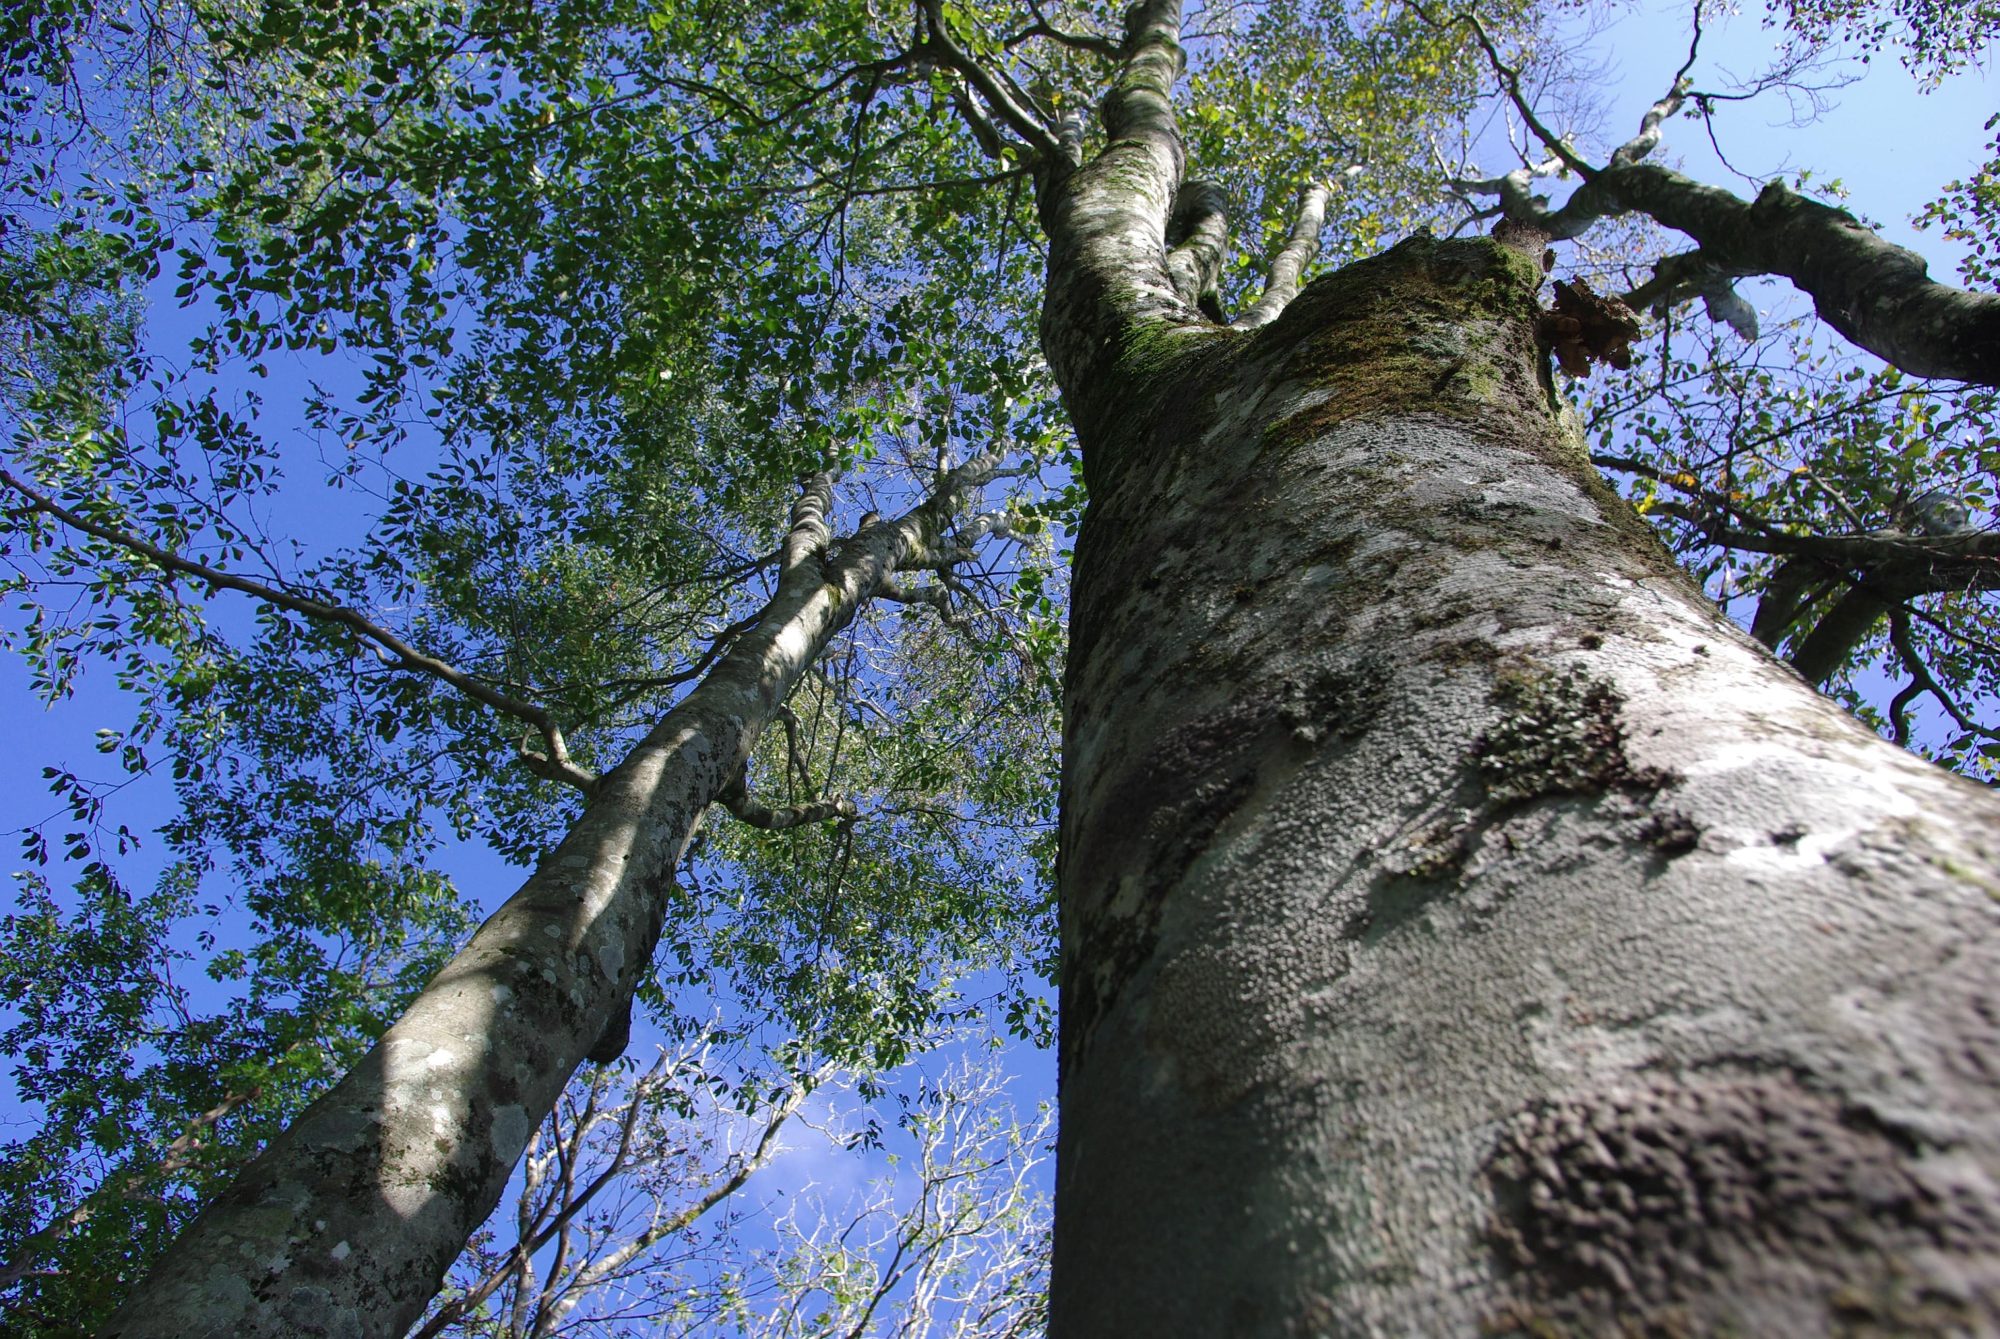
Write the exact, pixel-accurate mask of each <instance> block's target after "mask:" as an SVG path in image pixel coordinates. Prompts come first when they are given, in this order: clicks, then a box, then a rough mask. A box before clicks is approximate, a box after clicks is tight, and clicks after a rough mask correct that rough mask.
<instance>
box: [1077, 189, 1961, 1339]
mask: <svg viewBox="0 0 2000 1339" xmlns="http://www.w3.org/2000/svg"><path fill="white" fill-rule="evenodd" d="M1090 171H1091V168H1090V167H1086V168H1084V169H1083V174H1085V180H1084V183H1083V184H1084V186H1085V187H1088V185H1089V179H1088V176H1087V174H1088V173H1089V172H1090ZM1167 185H1168V186H1169V187H1170V186H1171V183H1170V182H1169V183H1167ZM1147 198H1149V199H1155V200H1157V201H1158V202H1159V208H1160V210H1161V211H1162V212H1164V209H1165V204H1166V201H1167V200H1170V199H1171V198H1172V191H1171V189H1168V190H1166V191H1164V192H1161V191H1159V190H1153V191H1150V192H1148V193H1147ZM1048 216H1049V212H1048V211H1047V210H1046V207H1045V217H1048ZM1155 236H1156V237H1161V238H1163V237H1164V225H1163V223H1162V224H1161V230H1160V231H1159V232H1157V233H1155ZM1063 254H1064V252H1063V244H1062V242H1061V240H1060V239H1058V240H1057V244H1056V245H1054V246H1052V255H1053V256H1055V257H1056V259H1055V261H1053V262H1052V264H1055V265H1060V264H1061V263H1062V256H1063ZM1155 263H1157V262H1155ZM1539 279H1540V274H1539V268H1538V266H1536V265H1535V264H1534V263H1533V262H1532V261H1531V260H1530V259H1529V258H1528V257H1526V256H1524V255H1519V254H1516V253H1514V252H1512V251H1510V250H1509V249H1507V248H1506V247H1504V246H1502V245H1500V244H1499V243H1496V242H1493V241H1491V240H1484V241H1472V242H1451V243H1446V242H1437V241H1433V240H1431V239H1428V238H1417V239H1413V240H1411V241H1409V242H1405V243H1404V244H1402V245H1401V246H1399V247H1397V248H1396V249H1394V250H1393V251H1391V252H1389V253H1387V254H1385V255H1383V256H1380V257H1377V258H1375V259H1373V260H1369V261H1365V262H1362V263H1360V264H1357V265H1354V266H1351V267H1349V268H1348V269H1346V270H1344V271H1342V272H1341V273H1340V274H1338V275H1335V276H1333V277H1331V278H1328V279H1323V280H1320V281H1319V282H1317V283H1315V284H1313V285H1311V286H1309V287H1308V288H1306V289H1305V290H1304V292H1303V293H1301V295H1300V296H1299V297H1298V299H1297V300H1296V301H1295V302H1293V303H1292V304H1291V306H1290V307H1289V308H1287V310H1286V311H1285V313H1284V314H1283V316H1282V317H1280V318H1279V319H1278V320H1277V321H1275V322H1274V323H1272V324H1270V325H1268V326H1265V327H1263V328H1262V329H1260V330H1257V331H1255V332H1252V333H1247V334H1246V333H1239V332H1233V331H1225V330H1216V329H1210V330H1201V329H1198V328H1195V327H1193V326H1192V325H1191V324H1187V323H1181V322H1163V321H1161V320H1159V319H1157V318H1156V317H1155V318H1153V319H1148V318H1147V317H1146V315H1145V313H1144V312H1143V310H1142V308H1143V306H1144V305H1145V304H1143V303H1128V305H1127V306H1126V308H1125V310H1126V312H1127V314H1128V317H1129V319H1128V320H1127V322H1126V324H1125V325H1124V326H1123V327H1121V328H1119V329H1118V330H1117V331H1116V332H1115V334H1114V336H1113V337H1111V338H1108V339H1107V338H1105V337H1104V335H1103V332H1104V329H1105V326H1106V324H1107V323H1108V322H1112V321H1115V319H1116V313H1115V312H1111V313H1107V311H1106V310H1105V309H1104V308H1103V307H1102V306H1101V305H1100V306H1098V307H1096V308H1095V309H1093V310H1086V309H1085V308H1086V306H1087V304H1091V303H1094V302H1100V301H1101V295H1102V294H1103V293H1105V292H1106V291H1107V289H1106V286H1105V285H1104V284H1103V283H1102V282H1101V280H1099V279H1094V278H1093V279H1090V280H1089V281H1088V282H1084V283H1071V282H1069V281H1068V280H1067V279H1066V278H1065V276H1063V275H1062V274H1060V273H1057V274H1052V276H1051V300H1050V307H1049V310H1048V314H1047V315H1046V316H1045V321H1044V327H1045V331H1046V332H1048V334H1049V336H1050V337H1049V340H1048V346H1049V348H1050V361H1051V364H1052V365H1053V366H1054V367H1055V369H1056V372H1057V375H1058V376H1059V377H1061V378H1062V379H1063V380H1064V385H1065V391H1066V393H1067V394H1068V395H1069V396H1070V397H1071V400H1072V402H1073V403H1075V404H1076V405H1078V406H1079V408H1080V410H1081V412H1079V413H1078V415H1077V417H1078V422H1079V428H1080V431H1081V432H1082V435H1083V445H1084V451H1085V460H1086V462H1087V466H1088V473H1089V479H1090V485H1091V504H1090V511H1089V514H1088V517H1087V519H1086V522H1085V526H1084V529H1083V532H1082V534H1081V537H1080V541H1079V546H1078V556H1077V570H1076V576H1075V583H1074V592H1075V594H1074V600H1075V604H1074V613H1073V623H1072V645H1071V659H1070V666H1069V680H1068V687H1067V712H1068V722H1067V730H1068V737H1067V740H1066V755H1065V770H1064V799H1063V806H1064V807H1063V830H1062V850H1063V864H1062V873H1061V880H1062V902H1063V931H1062V933H1063V953H1064V975H1063V982H1062V1029H1063V1032H1062V1051H1061V1067H1062V1078H1061V1082H1062V1113H1063V1118H1062V1133H1061V1149H1060V1159H1059V1172H1058V1189H1057V1197H1056V1212H1057V1223H1056V1260H1055V1275H1054V1297H1053V1325H1052V1333H1053V1334H1054V1335H1055V1336H1056V1339H1086V1337H1088V1336H1100V1335H1118V1334H1131V1335H1224V1334H1226V1335H1232V1336H1267V1335H1268V1336H1299V1335H1322V1334H1377V1335H1418V1334H1423V1335H1433V1334H1435V1335H1447V1334H1467V1335H1469V1334H1475V1333H1479V1332H1481V1330H1482V1327H1483V1328H1484V1329H1485V1330H1486V1331H1489V1332H1496V1333H1507V1332H1519V1333H1528V1334H1534V1335H1541V1336H1546V1335H1577V1336H1584V1335H1591V1336H1596V1335H1609V1334H1659V1335H1670V1334H1673V1335H1678V1334H1736V1335H1781V1334H1782V1335H1795V1334H1796V1335H1808V1334H1829V1333H1835V1334H1857V1335H1858V1334H1875V1335H1892V1334H1893V1335H1903V1334H1975V1333H1990V1332H1995V1331H1996V1330H2000V1190H1996V1187H1995V1183H1994V1178H1995V1176H1996V1174H2000V1102H1996V1092H1995V1087H1994V1082H1995V1078H1996V1074H2000V1010H1996V1007H1995V1005H1994V1003H1993V1000H1992V996H1991V990H1990V987H1991V983H1992V982H1993V980H1994V979H1995V977H1996V968H2000V962H1996V957H1997V956H2000V955H1996V952H1995V949H1996V940H1995V929H1996V925H1995V922H1996V917H2000V906H1996V901H1995V899H1996V897H2000V867H1996V854H2000V804H1996V801H1995V799H1994V797H1992V796H1991V795H1989V794H1987V793H1985V792H1983V791H1981V790H1979V789H1978V788H1976V787H1973V786H1971V785H1970V784H1968V783H1965V782H1963V781H1960V780H1958V779H1956V778H1953V777H1951V776H1949V775H1947V774H1945V773H1943V772H1941V771H1939V770H1937V769H1935V768H1933V767H1931V766H1929V765H1928V764H1925V763H1923V762H1921V761H1919V760H1917V759H1915V758H1912V757H1911V756H1909V755H1908V754H1906V753H1904V752H1902V751H1901V750H1899V749H1896V748H1894V747H1893V746H1891V745H1889V744H1887V743H1885V742H1883V741H1882V740H1879V739H1877V738H1875V737H1873V736H1872V735H1870V734H1869V733H1868V732H1866V731H1865V730H1863V729H1862V728H1861V727H1859V726H1858V725H1857V724H1855V723H1854V722H1853V721H1852V720H1850V719H1848V718H1847V717H1846V716H1845V715H1844V714H1843V713H1841V712H1840V711H1839V710H1838V709H1836V708H1835V707H1833V706H1831V705H1830V704H1828V703H1826V702H1825V701H1823V700H1822V699H1820V698H1819V697H1818V696H1817V695H1816V694H1814V693H1813V692H1812V691H1811V690H1810V689H1809V688H1808V687H1807V686H1806V685H1805V684H1804V683H1802V682H1801V681H1800V680H1799V679H1798V677H1797V676H1796V675H1795V674H1793V673H1792V672H1791V671H1790V670H1788V669H1786V668H1784V667H1783V666H1781V665H1779V664H1777V663H1776V662H1775V661H1773V660H1772V658H1771V657H1770V656H1769V654H1768V653H1767V652H1765V651H1764V650H1763V648H1761V647H1759V646H1757V645H1756V644H1755V643H1754V642H1752V641H1751V640H1750V639H1749V638H1748V637H1746V636H1744V635H1743V634H1741V633H1740V632H1739V631H1738V630H1737V629H1735V628H1734V627H1732V626H1731V625H1729V624H1728V623H1727V622H1726V621H1724V620H1723V619H1721V618H1720V617H1719V616H1718V615H1717V614H1716V613H1715V612H1714V611H1713V609H1712V608H1711V607H1710V606H1709V605H1708V604H1707V602H1706V601H1705V600H1703V599H1702V597H1701V595H1700V593H1699V592H1698V591H1697V590H1696V589H1695V588H1694V587H1693V586H1692V585H1691V584H1690V583H1689V582H1688V580H1687V579H1686V578H1685V577H1684V576H1683V575H1682V574H1681V573H1680V572H1679V571H1678V570H1677V569H1676V568H1675V566H1674V564H1673V563H1672V561H1671V560H1670V558H1669V557H1668V555H1667V554H1666V553H1665V552H1664V551H1663V550H1662V549H1661V547H1660V546H1659V545H1658V544H1657V543H1656V542H1655V540H1654V539H1653V537H1652V535H1651V534H1650V532H1649V531H1647V530H1646V529H1645V527H1644V526H1643V524H1642V523H1641V522H1639V521H1638V520H1637V518H1635V517H1634V516H1633V514H1632V513H1631V510H1630V508H1629V507H1627V506H1625V505H1624V504H1623V503H1622V502H1620V501H1619V500H1618V499H1617V498H1616V497H1615V496H1613V495H1612V494H1611V493H1610V492H1609V491H1608V490H1607V489H1606V488H1605V487H1604V485H1603V484H1602V483H1601V481H1599V479H1598V478H1597V476H1596V474H1595V472H1594V471H1593V470H1592V469H1591V467H1590V465H1589V464H1588V461H1587V459H1586V457H1585V455H1584V451H1583V448H1582V446H1581V443H1580V441H1579V440H1578V438H1577V436H1576V434H1575V431H1574V426H1573V422H1571V421H1570V420H1569V419H1568V417H1567V414H1566V411H1565V410H1564V409H1563V408H1562V406H1561V404H1560V402H1559V400H1557V398H1556V397H1555V396H1554V395H1553V394H1552V392H1551V389H1550V384H1549V379H1548V372H1547V362H1546V356H1545V354H1544V352H1543V351H1542V350H1540V349H1538V348H1537V346H1536V342H1535V334H1534V331H1535V328H1536V306H1535V299H1534V296H1533V295H1534V290H1535V287H1536V284H1537V282H1538V281H1539ZM1147 291H1148V292H1154V293H1156V292H1157V289H1156V288H1154V289H1149V290H1147ZM1113 404H1116V405H1119V406H1121V407H1122V413H1120V414H1113V413H1111V412H1108V410H1107V407H1108V406H1110V405H1113Z"/></svg>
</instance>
